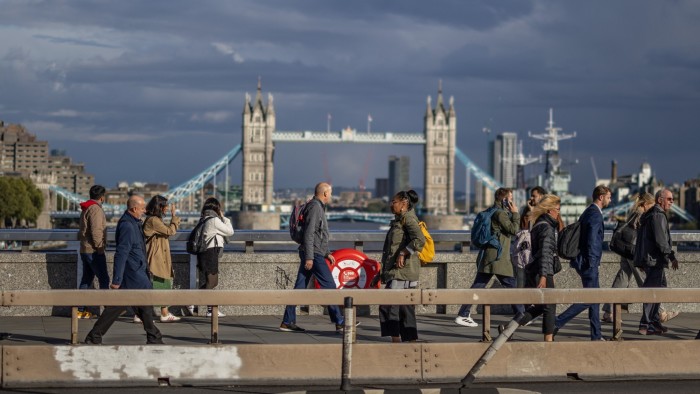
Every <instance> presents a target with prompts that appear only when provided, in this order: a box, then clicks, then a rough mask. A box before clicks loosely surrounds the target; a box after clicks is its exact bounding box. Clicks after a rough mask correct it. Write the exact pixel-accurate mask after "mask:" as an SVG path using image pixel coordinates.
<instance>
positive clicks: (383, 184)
mask: <svg viewBox="0 0 700 394" xmlns="http://www.w3.org/2000/svg"><path fill="white" fill-rule="evenodd" d="M374 196H375V197H376V198H384V197H387V198H390V196H389V179H388V178H376V179H375V180H374Z"/></svg>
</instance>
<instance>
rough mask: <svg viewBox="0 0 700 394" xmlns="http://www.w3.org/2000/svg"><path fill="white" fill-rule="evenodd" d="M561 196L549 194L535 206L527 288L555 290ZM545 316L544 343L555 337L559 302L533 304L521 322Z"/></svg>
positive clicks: (559, 267)
mask: <svg viewBox="0 0 700 394" xmlns="http://www.w3.org/2000/svg"><path fill="white" fill-rule="evenodd" d="M560 208H561V201H560V200H559V197H557V196H555V195H552V194H548V195H546V196H544V198H542V200H541V201H540V202H539V203H538V204H537V205H536V206H535V207H533V208H532V211H531V213H530V215H531V217H530V223H531V224H532V223H534V225H533V226H532V229H531V230H530V237H531V239H532V257H533V261H532V264H530V265H528V266H527V268H526V270H525V287H526V288H530V289H534V288H536V289H545V288H549V289H553V288H554V274H556V273H557V272H558V270H560V269H561V263H560V262H559V256H557V234H558V232H559V211H560ZM540 315H542V333H543V334H544V340H545V342H551V341H552V340H553V339H554V323H555V320H556V318H557V305H556V304H547V305H532V306H530V307H529V308H528V309H527V310H526V311H525V316H524V317H523V318H522V319H521V320H520V325H525V324H527V323H528V322H530V321H532V320H533V319H534V318H536V317H538V316H540Z"/></svg>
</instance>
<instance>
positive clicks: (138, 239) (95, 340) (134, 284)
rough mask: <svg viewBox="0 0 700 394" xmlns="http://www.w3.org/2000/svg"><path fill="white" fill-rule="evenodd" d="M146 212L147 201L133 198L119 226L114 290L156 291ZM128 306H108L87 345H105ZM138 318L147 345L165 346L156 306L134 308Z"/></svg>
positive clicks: (96, 323) (87, 340)
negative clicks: (144, 224)
mask: <svg viewBox="0 0 700 394" xmlns="http://www.w3.org/2000/svg"><path fill="white" fill-rule="evenodd" d="M145 212H146V202H145V201H144V200H143V197H140V196H131V197H129V200H128V201H127V210H126V212H124V215H122V217H121V219H119V223H118V224H117V232H116V240H117V249H116V252H115V253H114V273H113V274H112V284H110V286H109V287H110V288H111V289H152V288H153V285H152V284H151V281H150V280H149V279H148V273H147V271H146V270H147V269H148V260H147V259H146V243H145V241H144V239H143V231H142V229H141V216H143V214H144V213H145ZM126 308H127V307H126V306H108V307H106V308H105V310H104V312H102V315H100V318H99V319H98V320H97V322H95V326H94V327H93V328H92V330H91V331H90V332H89V333H88V335H87V337H86V338H85V343H87V344H93V345H99V344H102V337H103V336H104V334H105V333H106V332H107V330H109V328H110V327H111V326H112V324H114V322H115V321H116V320H117V318H118V317H119V315H121V314H122V313H123V312H124V311H125V310H126ZM133 308H134V311H135V312H136V315H137V316H138V317H139V318H141V320H142V321H143V328H144V330H145V331H146V343H147V344H162V343H163V339H162V335H161V333H160V330H158V328H156V326H155V324H153V307H152V306H135V307H133Z"/></svg>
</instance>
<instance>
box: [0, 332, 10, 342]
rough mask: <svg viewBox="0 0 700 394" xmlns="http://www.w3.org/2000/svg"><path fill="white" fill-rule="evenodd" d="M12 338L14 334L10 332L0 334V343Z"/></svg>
mask: <svg viewBox="0 0 700 394" xmlns="http://www.w3.org/2000/svg"><path fill="white" fill-rule="evenodd" d="M10 338H12V334H10V333H9V332H0V341H2V340H4V339H10Z"/></svg>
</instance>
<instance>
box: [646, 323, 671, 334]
mask: <svg viewBox="0 0 700 394" xmlns="http://www.w3.org/2000/svg"><path fill="white" fill-rule="evenodd" d="M650 327H651V328H653V329H654V331H656V332H658V333H660V334H665V333H667V332H668V327H666V326H664V325H662V324H661V323H657V322H651V325H650Z"/></svg>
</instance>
